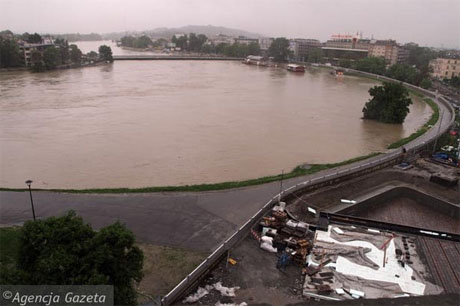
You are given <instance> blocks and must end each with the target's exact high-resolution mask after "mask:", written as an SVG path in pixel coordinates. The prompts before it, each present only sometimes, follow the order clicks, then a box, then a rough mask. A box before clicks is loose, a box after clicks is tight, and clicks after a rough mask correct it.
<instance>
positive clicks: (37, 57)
mask: <svg viewBox="0 0 460 306" xmlns="http://www.w3.org/2000/svg"><path fill="white" fill-rule="evenodd" d="M30 64H31V67H32V71H33V72H42V71H44V70H45V65H44V64H43V55H42V53H41V52H40V51H38V50H33V51H32V52H31V53H30Z"/></svg>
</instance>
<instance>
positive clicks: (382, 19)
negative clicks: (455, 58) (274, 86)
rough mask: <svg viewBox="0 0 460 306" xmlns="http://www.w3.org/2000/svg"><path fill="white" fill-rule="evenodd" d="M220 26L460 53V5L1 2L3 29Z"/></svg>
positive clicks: (363, 0)
mask: <svg viewBox="0 0 460 306" xmlns="http://www.w3.org/2000/svg"><path fill="white" fill-rule="evenodd" d="M208 24H211V25H216V26H225V27H231V28H237V29H242V30H247V31H251V32H256V33H260V34H263V35H267V36H286V37H290V38H293V37H300V38H316V39H320V40H321V41H325V40H326V39H328V38H329V37H330V35H331V34H335V33H342V34H345V33H355V32H356V31H357V30H359V31H362V32H363V35H364V36H366V37H371V36H373V37H374V38H379V39H387V38H392V39H396V40H397V41H398V42H402V43H405V42H411V41H413V42H417V43H419V44H420V45H428V46H434V47H442V46H444V47H455V48H460V0H318V1H317V0H0V29H1V30H5V29H10V30H12V31H13V32H19V33H22V32H26V31H27V32H39V33H70V32H79V33H89V32H97V33H107V32H118V31H125V30H148V29H154V28H157V27H180V26H185V25H208Z"/></svg>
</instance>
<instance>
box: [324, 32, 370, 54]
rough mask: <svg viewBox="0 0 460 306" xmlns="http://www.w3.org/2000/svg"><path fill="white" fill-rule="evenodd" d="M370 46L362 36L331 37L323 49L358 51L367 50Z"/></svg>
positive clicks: (339, 35)
mask: <svg viewBox="0 0 460 306" xmlns="http://www.w3.org/2000/svg"><path fill="white" fill-rule="evenodd" d="M370 45H371V40H370V39H367V38H365V39H363V38H362V35H358V34H357V35H348V34H347V35H341V34H336V35H332V36H331V39H329V40H328V41H326V43H325V47H327V48H339V49H359V50H369V48H370Z"/></svg>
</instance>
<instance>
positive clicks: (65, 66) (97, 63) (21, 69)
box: [0, 61, 110, 73]
mask: <svg viewBox="0 0 460 306" xmlns="http://www.w3.org/2000/svg"><path fill="white" fill-rule="evenodd" d="M106 64H110V63H109V62H107V61H98V62H94V63H85V64H67V65H61V66H58V67H56V68H54V69H51V70H44V71H40V72H38V73H41V72H47V71H54V70H67V69H77V68H86V67H95V66H101V65H106ZM18 71H29V72H33V71H32V70H31V69H30V68H29V67H17V68H1V69H0V73H7V72H18ZM34 73H35V72H34Z"/></svg>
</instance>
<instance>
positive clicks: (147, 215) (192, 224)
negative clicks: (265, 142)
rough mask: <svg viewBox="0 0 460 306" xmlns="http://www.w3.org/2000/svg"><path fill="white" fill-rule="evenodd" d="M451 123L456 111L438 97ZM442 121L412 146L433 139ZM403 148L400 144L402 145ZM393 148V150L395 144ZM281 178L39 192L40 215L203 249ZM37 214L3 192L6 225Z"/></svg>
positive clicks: (1, 215)
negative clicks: (152, 189)
mask: <svg viewBox="0 0 460 306" xmlns="http://www.w3.org/2000/svg"><path fill="white" fill-rule="evenodd" d="M438 105H439V106H440V114H441V113H444V116H443V119H442V126H443V127H447V125H448V124H449V122H450V120H451V119H452V114H451V112H450V111H449V110H448V108H447V107H446V106H445V105H444V104H442V103H438ZM439 123H440V122H439V121H438V123H437V124H436V125H435V126H434V127H433V128H431V129H430V130H429V131H428V132H427V133H425V134H424V135H422V136H421V137H419V138H417V139H416V140H414V141H413V142H411V143H410V144H408V145H406V148H411V147H413V146H415V145H417V144H419V143H422V142H423V141H426V140H428V139H431V138H432V137H434V136H435V135H436V134H437V132H438V126H439ZM397 150H398V149H397ZM388 152H391V150H389V151H388ZM377 158H379V156H377V157H374V158H370V159H367V160H364V161H359V162H356V163H354V164H350V165H346V166H342V167H339V168H335V169H329V170H325V171H322V172H319V173H315V174H312V175H308V176H303V177H297V178H292V179H289V180H286V181H284V183H283V187H284V188H288V187H290V186H293V185H295V184H297V183H300V182H303V181H306V180H309V179H312V178H315V177H321V176H323V175H325V174H328V173H335V172H337V171H340V170H343V169H348V168H351V167H356V166H357V165H360V164H364V163H368V162H369V161H371V160H373V159H377ZM279 189H280V183H279V182H273V183H268V184H264V185H257V186H250V187H244V188H238V189H230V190H223V191H209V192H180V193H179V192H162V193H141V194H133V193H130V194H70V193H57V192H46V191H41V192H34V193H33V198H34V204H35V212H36V215H37V217H38V218H46V217H49V216H55V215H62V214H64V213H65V212H67V211H68V210H74V211H76V213H77V214H78V215H80V216H82V217H83V218H84V220H86V221H87V222H89V223H90V224H91V225H93V226H94V227H96V228H100V227H103V226H106V225H109V224H111V223H113V222H114V221H116V220H121V221H122V222H124V223H125V224H126V225H127V227H128V228H130V229H131V230H132V231H133V232H134V233H135V234H136V236H137V238H138V239H139V240H140V241H144V242H149V243H153V244H159V245H167V246H175V247H182V248H188V249H194V250H199V251H206V252H208V251H211V250H213V249H214V248H215V247H216V246H218V245H219V244H220V243H221V242H222V240H224V239H225V238H227V237H228V236H230V235H231V234H232V233H233V232H234V230H235V229H237V227H239V226H241V225H242V224H244V223H245V222H246V221H247V220H248V218H250V216H252V215H253V214H255V213H256V212H257V211H258V210H259V209H260V208H261V207H262V206H263V205H264V204H265V203H266V202H267V201H268V200H269V199H270V198H272V197H273V196H275V195H276V194H278V192H279ZM31 218H32V213H31V208H30V199H29V193H28V192H10V191H3V192H0V225H3V226H6V225H14V224H21V223H23V222H24V221H27V220H30V219H31Z"/></svg>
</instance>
